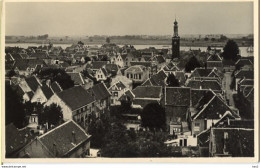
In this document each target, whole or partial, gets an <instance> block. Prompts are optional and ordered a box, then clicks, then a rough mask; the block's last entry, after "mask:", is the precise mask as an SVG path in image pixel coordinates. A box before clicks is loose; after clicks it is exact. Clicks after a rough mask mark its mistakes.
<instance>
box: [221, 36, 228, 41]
mask: <svg viewBox="0 0 260 168" xmlns="http://www.w3.org/2000/svg"><path fill="white" fill-rule="evenodd" d="M227 39H228V38H227V37H226V36H224V35H221V36H220V40H221V41H225V40H227Z"/></svg>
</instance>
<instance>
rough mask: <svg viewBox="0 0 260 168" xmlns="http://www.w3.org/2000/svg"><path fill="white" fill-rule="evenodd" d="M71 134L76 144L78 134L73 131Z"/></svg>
mask: <svg viewBox="0 0 260 168" xmlns="http://www.w3.org/2000/svg"><path fill="white" fill-rule="evenodd" d="M71 134H72V143H74V144H75V143H76V133H75V131H72V132H71Z"/></svg>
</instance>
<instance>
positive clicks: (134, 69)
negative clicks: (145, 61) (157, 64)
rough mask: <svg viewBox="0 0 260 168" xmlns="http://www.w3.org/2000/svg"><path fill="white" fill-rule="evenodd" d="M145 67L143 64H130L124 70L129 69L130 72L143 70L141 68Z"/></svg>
mask: <svg viewBox="0 0 260 168" xmlns="http://www.w3.org/2000/svg"><path fill="white" fill-rule="evenodd" d="M145 68H146V67H145V66H143V65H134V66H130V67H129V68H127V69H126V70H125V71H131V72H143V70H144V69H145Z"/></svg>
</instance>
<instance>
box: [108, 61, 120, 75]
mask: <svg viewBox="0 0 260 168" xmlns="http://www.w3.org/2000/svg"><path fill="white" fill-rule="evenodd" d="M105 69H106V71H107V73H108V75H109V76H111V77H114V76H117V75H122V73H121V71H120V66H119V65H117V64H106V65H105Z"/></svg>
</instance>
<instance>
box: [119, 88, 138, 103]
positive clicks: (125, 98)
mask: <svg viewBox="0 0 260 168" xmlns="http://www.w3.org/2000/svg"><path fill="white" fill-rule="evenodd" d="M127 97H128V98H130V100H131V101H132V100H133V99H134V97H135V96H134V94H133V92H132V91H131V90H127V91H126V92H125V93H123V95H122V96H121V97H120V98H119V100H120V101H121V100H127Z"/></svg>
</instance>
